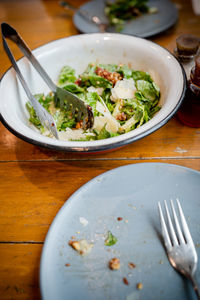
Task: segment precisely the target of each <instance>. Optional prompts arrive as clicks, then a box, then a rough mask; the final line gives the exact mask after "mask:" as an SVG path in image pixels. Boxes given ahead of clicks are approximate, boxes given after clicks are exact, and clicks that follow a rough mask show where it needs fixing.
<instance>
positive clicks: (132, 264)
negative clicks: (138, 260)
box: [128, 262, 136, 269]
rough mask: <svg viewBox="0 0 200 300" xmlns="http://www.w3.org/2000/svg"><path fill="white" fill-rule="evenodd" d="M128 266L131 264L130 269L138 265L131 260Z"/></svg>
mask: <svg viewBox="0 0 200 300" xmlns="http://www.w3.org/2000/svg"><path fill="white" fill-rule="evenodd" d="M128 266H129V268H130V269H135V268H136V265H135V264H134V263H132V262H129V263H128Z"/></svg>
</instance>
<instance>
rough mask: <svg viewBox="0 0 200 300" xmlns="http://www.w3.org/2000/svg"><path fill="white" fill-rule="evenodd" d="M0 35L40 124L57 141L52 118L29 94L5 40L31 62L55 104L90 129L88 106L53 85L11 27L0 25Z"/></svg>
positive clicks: (5, 24)
mask: <svg viewBox="0 0 200 300" xmlns="http://www.w3.org/2000/svg"><path fill="white" fill-rule="evenodd" d="M1 33H2V38H3V46H4V49H5V51H6V53H7V55H8V57H9V59H10V61H11V63H12V65H13V68H14V69H15V71H16V73H17V75H18V77H19V79H20V81H21V84H22V86H23V88H24V89H25V92H26V94H27V96H28V98H29V100H30V101H31V104H32V106H33V108H34V109H35V111H36V114H37V116H38V117H39V119H40V121H41V122H42V124H43V125H44V126H45V127H47V128H48V129H49V130H50V131H51V132H52V134H53V135H54V136H55V137H56V138H57V139H58V132H57V128H56V124H55V121H54V119H53V117H52V116H51V115H50V114H49V113H48V112H47V111H46V109H45V108H44V107H43V106H42V105H41V104H40V103H39V102H38V101H37V100H36V99H35V97H34V96H33V95H32V94H31V92H30V90H29V88H28V85H27V83H26V82H25V80H24V78H23V76H22V74H21V72H20V70H19V68H18V65H17V63H16V60H15V58H14V57H13V55H12V53H11V50H10V48H9V46H8V44H7V42H6V38H8V39H10V40H11V41H13V42H14V43H15V44H17V46H18V47H19V49H20V50H21V51H22V53H23V54H24V55H25V56H26V57H27V58H28V60H29V61H30V62H31V64H32V65H33V67H34V68H35V69H36V70H37V71H38V73H39V74H40V75H41V77H42V78H43V79H44V81H45V82H46V84H47V85H48V86H49V88H50V89H51V91H52V92H53V93H54V97H55V102H58V101H59V103H60V108H61V109H62V108H65V109H66V110H69V111H71V112H72V115H75V114H76V118H77V121H78V122H79V121H81V120H82V121H83V124H82V127H83V128H84V129H87V128H90V127H92V125H93V122H94V117H93V113H92V110H91V107H90V106H89V105H86V104H85V103H84V102H83V101H82V100H80V99H79V98H78V97H77V96H75V95H74V94H72V93H70V92H68V91H66V90H65V89H63V88H60V87H58V86H56V85H55V84H54V82H53V81H52V80H51V78H50V77H49V75H48V74H47V73H46V71H45V70H44V69H43V67H42V66H41V65H40V63H39V62H38V61H37V59H36V58H35V56H34V55H33V54H32V52H31V50H30V49H29V48H28V46H27V45H26V43H25V42H24V41H23V39H22V38H21V36H20V35H19V34H18V33H17V31H16V30H15V29H14V28H13V27H11V26H10V25H9V24H7V23H2V24H1Z"/></svg>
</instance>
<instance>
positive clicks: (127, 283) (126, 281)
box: [123, 277, 129, 285]
mask: <svg viewBox="0 0 200 300" xmlns="http://www.w3.org/2000/svg"><path fill="white" fill-rule="evenodd" d="M123 282H124V284H126V285H129V282H128V280H127V278H126V277H124V278H123Z"/></svg>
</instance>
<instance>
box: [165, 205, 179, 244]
mask: <svg viewBox="0 0 200 300" xmlns="http://www.w3.org/2000/svg"><path fill="white" fill-rule="evenodd" d="M164 202H165V209H166V213H167V219H168V224H169V229H170V233H171V239H172V244H173V246H177V245H178V240H177V237H176V233H175V231H174V227H173V224H172V220H171V217H170V214H169V210H168V207H167V202H166V200H165V201H164Z"/></svg>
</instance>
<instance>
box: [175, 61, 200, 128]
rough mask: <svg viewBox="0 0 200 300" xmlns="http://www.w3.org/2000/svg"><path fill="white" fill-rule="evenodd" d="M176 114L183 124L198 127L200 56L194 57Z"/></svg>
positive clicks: (199, 110) (199, 119)
mask: <svg viewBox="0 0 200 300" xmlns="http://www.w3.org/2000/svg"><path fill="white" fill-rule="evenodd" d="M177 115H178V118H179V120H180V121H181V122H182V123H183V124H185V125H187V126H190V127H197V128H198V127H200V56H198V57H196V59H195V66H194V67H193V68H192V70H191V73H190V80H189V81H188V82H187V90H186V94H185V98H184V100H183V103H182V105H181V107H180V109H179V111H178V113H177Z"/></svg>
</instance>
